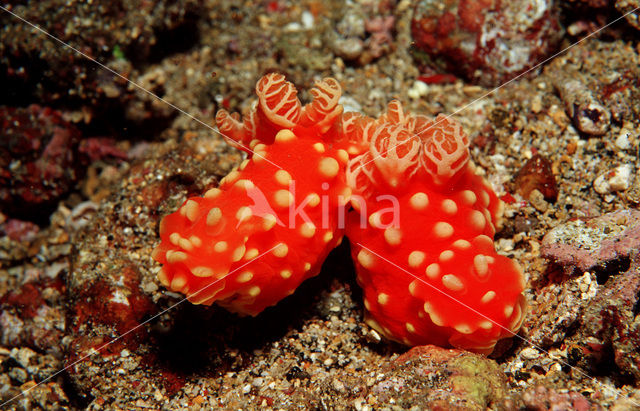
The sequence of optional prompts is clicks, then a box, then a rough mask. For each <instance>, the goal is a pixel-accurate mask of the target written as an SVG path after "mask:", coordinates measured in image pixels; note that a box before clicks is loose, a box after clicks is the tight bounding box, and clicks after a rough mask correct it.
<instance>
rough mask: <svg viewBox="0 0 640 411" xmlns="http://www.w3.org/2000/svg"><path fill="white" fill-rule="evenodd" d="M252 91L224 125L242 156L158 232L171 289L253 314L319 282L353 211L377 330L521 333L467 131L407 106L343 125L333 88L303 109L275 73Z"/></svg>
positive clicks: (417, 340)
mask: <svg viewBox="0 0 640 411" xmlns="http://www.w3.org/2000/svg"><path fill="white" fill-rule="evenodd" d="M256 93H257V95H258V103H257V105H256V106H255V107H254V108H253V109H252V110H251V111H250V112H249V113H247V114H245V116H244V119H243V120H242V121H241V119H240V116H239V115H238V114H235V113H234V114H229V113H227V112H226V111H224V110H220V111H219V112H218V114H217V116H216V122H217V124H218V128H219V129H220V131H221V132H222V133H223V135H225V138H226V139H227V141H228V142H229V143H230V144H232V145H233V146H235V147H237V148H239V149H241V150H244V151H247V153H248V158H247V160H245V161H244V162H243V163H242V164H241V165H240V166H239V167H238V169H237V170H233V171H232V172H231V173H230V174H229V175H227V176H226V177H225V178H223V179H222V180H221V182H220V185H219V187H218V188H212V189H210V190H209V191H207V192H206V193H205V194H204V196H203V197H193V198H189V199H187V200H186V201H185V203H184V204H183V205H182V206H181V207H180V208H179V209H178V211H176V212H175V213H173V214H170V215H168V216H166V217H165V218H164V219H163V220H162V222H161V224H160V237H161V242H160V244H159V245H158V247H156V249H155V250H154V252H153V257H154V259H156V260H157V261H158V262H160V263H161V264H163V267H162V269H161V270H160V272H159V274H158V278H159V280H160V281H161V282H162V284H163V285H164V286H165V287H167V288H170V289H171V290H174V291H178V292H181V293H183V294H185V295H186V296H187V298H188V299H189V300H190V301H191V302H193V303H196V304H207V305H209V304H212V303H213V302H216V303H217V304H219V305H221V306H223V307H225V308H227V309H229V310H230V311H233V312H237V313H239V314H242V315H257V314H258V313H260V312H261V311H262V310H264V309H265V308H266V307H268V306H271V305H274V304H276V303H277V302H278V301H280V300H281V299H282V298H284V297H286V296H287V295H289V294H291V293H293V291H294V290H295V289H296V287H297V286H298V285H299V284H300V283H301V282H302V281H304V280H305V279H307V278H309V277H311V276H314V275H316V274H317V273H318V272H319V270H320V267H321V265H322V263H323V261H324V260H325V258H326V257H327V255H328V253H329V252H330V251H331V249H333V248H334V247H335V246H337V245H338V244H339V243H340V241H341V240H342V236H343V231H344V230H343V227H342V223H343V222H344V221H342V219H343V217H344V215H343V211H344V210H343V209H344V207H345V206H348V204H349V203H350V204H351V205H352V207H353V209H352V210H351V211H349V213H348V215H347V217H346V224H347V226H346V231H347V235H348V237H349V239H350V240H351V242H352V254H353V258H354V261H355V264H356V270H357V280H358V283H359V284H360V285H361V286H362V288H363V290H364V304H365V308H366V313H367V314H366V315H367V322H368V323H369V324H370V325H371V326H372V327H374V328H375V329H377V330H378V331H379V332H381V333H382V334H383V335H385V336H386V337H388V338H390V339H393V340H396V341H399V342H402V343H404V344H408V345H418V344H437V345H441V346H447V345H452V346H455V347H459V348H466V349H470V350H473V351H478V352H484V353H488V352H491V351H492V350H493V347H494V346H495V343H496V342H497V341H498V340H499V339H501V338H505V337H508V336H510V335H511V334H512V333H513V332H515V331H517V330H518V329H519V327H520V324H521V322H522V319H523V316H524V308H525V307H524V301H525V300H524V297H523V296H522V291H523V289H524V277H523V275H522V271H521V270H520V268H519V267H518V265H517V264H516V263H515V262H513V261H511V260H509V259H508V258H506V257H504V256H500V255H498V254H497V253H496V251H495V248H494V244H493V235H494V234H495V227H496V226H498V225H499V223H500V218H501V214H502V209H503V205H502V202H501V201H500V200H499V199H498V198H497V197H496V195H495V193H494V192H493V190H492V189H491V188H490V187H489V186H488V184H487V183H486V182H485V181H484V179H483V178H482V177H480V176H478V175H476V174H475V172H474V167H473V166H472V165H471V163H470V162H469V151H468V145H469V141H468V138H467V137H466V135H465V134H464V133H463V132H462V130H461V127H460V125H459V124H457V123H456V122H455V121H453V120H452V119H448V118H446V117H444V116H438V118H437V119H435V120H431V119H429V118H427V117H425V116H421V115H409V114H406V113H404V111H403V109H402V106H401V105H400V103H399V102H397V101H393V102H391V103H390V104H389V108H388V111H387V113H385V114H384V115H382V116H381V117H380V118H379V119H377V120H374V119H371V118H368V117H366V116H364V115H360V114H355V113H344V114H343V113H342V106H341V105H339V104H338V99H339V97H340V94H341V89H340V86H339V84H338V83H337V81H335V80H334V79H330V78H329V79H324V80H322V81H321V82H319V83H317V84H316V86H315V87H314V88H313V89H312V90H311V94H312V96H313V101H312V102H311V103H309V104H307V105H305V106H302V105H301V104H300V101H299V100H298V98H297V91H296V89H295V87H294V86H293V85H292V84H291V83H289V82H287V81H286V80H285V79H284V77H283V76H282V75H280V74H275V73H271V74H268V75H266V76H264V77H263V78H262V79H261V80H260V81H259V82H258V84H257V85H256ZM352 193H353V194H354V195H352ZM381 199H385V200H387V201H386V202H385V201H381ZM385 205H386V206H387V207H386V208H385V207H383V206H385ZM389 205H392V207H389ZM257 257H258V258H257Z"/></svg>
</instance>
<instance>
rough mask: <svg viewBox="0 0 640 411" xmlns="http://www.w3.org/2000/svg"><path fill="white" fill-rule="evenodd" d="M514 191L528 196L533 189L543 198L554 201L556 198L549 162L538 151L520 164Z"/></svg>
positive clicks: (556, 191)
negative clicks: (522, 164)
mask: <svg viewBox="0 0 640 411" xmlns="http://www.w3.org/2000/svg"><path fill="white" fill-rule="evenodd" d="M515 185H516V191H517V192H518V193H519V194H520V195H521V196H522V197H524V198H529V199H530V196H531V192H532V191H533V190H537V191H539V192H540V193H541V194H542V196H543V197H544V199H545V200H547V201H551V202H555V201H556V200H557V199H558V186H557V184H556V177H555V176H554V175H553V171H552V170H551V163H550V162H549V160H547V158H546V157H544V156H543V155H541V154H540V153H537V154H535V155H534V156H533V157H531V158H530V159H529V160H528V161H527V162H526V163H525V164H524V166H522V168H521V169H520V171H518V173H517V174H516V177H515Z"/></svg>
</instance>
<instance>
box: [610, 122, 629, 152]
mask: <svg viewBox="0 0 640 411" xmlns="http://www.w3.org/2000/svg"><path fill="white" fill-rule="evenodd" d="M630 127H631V125H629V124H625V125H624V127H622V130H620V134H618V137H617V138H616V141H615V143H614V144H615V145H616V147H617V148H619V149H620V150H628V149H630V148H631V142H630V141H629V137H630V136H631V130H630Z"/></svg>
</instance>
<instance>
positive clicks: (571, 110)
mask: <svg viewBox="0 0 640 411" xmlns="http://www.w3.org/2000/svg"><path fill="white" fill-rule="evenodd" d="M553 84H554V86H555V87H556V89H557V90H558V93H559V94H560V98H561V99H562V101H563V102H564V105H565V109H566V110H567V114H568V116H569V118H571V119H572V120H573V124H574V125H575V127H576V128H577V129H578V130H580V131H582V132H583V133H586V134H590V135H593V136H601V135H603V134H604V133H606V132H607V130H608V129H609V125H610V123H611V115H610V114H609V110H607V108H606V107H605V106H604V105H603V104H602V103H601V102H600V101H598V99H596V97H595V96H594V94H593V93H592V92H591V90H589V87H588V86H587V83H586V81H583V80H582V79H581V76H580V75H579V74H577V73H569V74H566V75H565V76H558V77H555V78H554V83H553Z"/></svg>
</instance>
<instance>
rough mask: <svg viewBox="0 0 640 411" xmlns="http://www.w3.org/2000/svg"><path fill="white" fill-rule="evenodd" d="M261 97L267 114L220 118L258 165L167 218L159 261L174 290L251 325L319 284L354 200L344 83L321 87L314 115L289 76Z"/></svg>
mask: <svg viewBox="0 0 640 411" xmlns="http://www.w3.org/2000/svg"><path fill="white" fill-rule="evenodd" d="M256 92H257V94H258V98H259V101H258V105H257V107H256V108H254V109H253V110H252V111H251V112H250V113H248V114H247V115H245V117H244V121H243V122H240V118H239V116H238V115H237V114H232V115H230V114H229V113H227V112H226V111H224V110H221V111H219V112H218V114H217V116H216V121H217V123H218V127H219V129H220V131H221V132H222V133H223V134H224V135H225V136H226V137H227V140H228V141H229V142H230V143H231V144H233V145H234V146H236V147H238V148H240V149H243V150H245V151H247V152H248V158H247V159H246V160H245V161H244V162H243V163H242V164H241V165H240V166H239V167H238V168H237V169H236V170H233V171H231V172H230V173H229V174H228V175H227V176H226V177H224V178H223V179H222V180H221V181H220V184H219V187H217V188H212V189H210V190H209V191H207V192H206V193H205V194H204V196H203V197H193V198H189V199H188V200H187V201H186V202H185V203H184V204H183V205H182V206H181V207H180V209H179V210H178V211H177V212H175V213H173V214H170V215H168V216H166V217H165V218H164V219H163V220H162V222H161V224H160V238H161V242H160V245H158V247H156V248H155V250H154V252H153V257H154V259H156V260H157V261H158V262H160V263H162V264H163V268H162V269H161V271H160V272H159V274H158V278H159V280H160V281H161V282H162V284H163V285H164V286H165V287H167V288H170V289H171V290H173V291H178V292H181V293H183V294H185V295H186V296H187V298H188V299H189V300H190V301H191V302H193V303H195V304H206V305H210V304H212V303H213V302H216V303H217V304H219V305H221V306H223V307H225V308H227V309H228V310H230V311H233V312H236V313H239V314H242V315H257V314H259V313H260V312H261V311H262V310H264V309H265V308H266V307H268V306H271V305H274V304H276V303H277V302H278V301H280V300H281V299H283V298H284V297H286V296H287V295H290V294H292V293H293V292H294V290H295V289H296V288H297V287H298V285H300V283H301V282H302V281H304V280H305V279H307V278H309V277H312V276H314V275H316V274H318V272H319V271H320V267H321V265H322V263H323V262H324V260H325V259H326V257H327V255H328V254H329V252H330V251H331V250H332V249H333V248H334V247H336V245H338V244H339V243H340V242H341V241H342V236H343V231H344V230H343V229H341V228H339V227H338V220H337V219H338V216H339V212H338V209H339V208H340V207H344V206H345V204H346V203H347V202H348V201H349V196H350V193H351V190H350V189H349V188H348V187H347V185H346V183H345V167H346V164H347V162H348V160H349V155H348V154H347V152H346V151H345V150H344V149H342V148H340V147H345V148H348V144H347V143H346V142H345V143H344V144H339V142H338V139H339V136H341V135H342V130H341V129H338V127H339V126H341V123H340V122H339V121H338V120H339V119H340V115H341V114H342V106H340V105H339V104H338V98H339V97H340V94H341V89H340V86H339V85H338V83H337V82H336V81H335V80H333V79H325V80H323V81H321V82H319V83H317V84H316V86H315V88H314V89H313V90H312V91H311V93H312V95H313V97H314V99H313V101H312V102H311V103H310V104H307V105H306V106H304V107H302V106H301V104H300V101H299V100H298V98H297V91H296V89H295V87H294V86H293V85H292V84H291V83H289V82H287V81H286V80H285V79H284V76H282V75H280V74H275V73H273V74H269V75H267V76H265V77H263V78H262V79H261V80H260V81H259V82H258V84H257V86H256ZM280 167H282V168H280ZM263 254H264V255H263ZM256 257H259V258H256Z"/></svg>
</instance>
